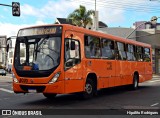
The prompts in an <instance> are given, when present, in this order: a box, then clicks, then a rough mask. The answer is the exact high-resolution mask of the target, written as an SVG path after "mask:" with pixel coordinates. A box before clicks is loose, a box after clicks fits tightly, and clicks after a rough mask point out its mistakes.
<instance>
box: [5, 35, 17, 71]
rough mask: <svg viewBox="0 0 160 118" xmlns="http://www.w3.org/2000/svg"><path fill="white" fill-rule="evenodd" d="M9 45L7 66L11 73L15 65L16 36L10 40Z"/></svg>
mask: <svg viewBox="0 0 160 118" xmlns="http://www.w3.org/2000/svg"><path fill="white" fill-rule="evenodd" d="M7 43H8V45H9V51H8V58H7V60H8V61H7V64H6V68H7V70H8V71H11V68H12V64H13V55H14V50H15V43H16V36H12V37H9V38H8V42H7Z"/></svg>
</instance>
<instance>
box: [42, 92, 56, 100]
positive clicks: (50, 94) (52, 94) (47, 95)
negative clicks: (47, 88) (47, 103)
mask: <svg viewBox="0 0 160 118" xmlns="http://www.w3.org/2000/svg"><path fill="white" fill-rule="evenodd" d="M43 95H44V96H45V97H46V98H48V99H54V98H55V97H56V95H57V94H54V93H43Z"/></svg>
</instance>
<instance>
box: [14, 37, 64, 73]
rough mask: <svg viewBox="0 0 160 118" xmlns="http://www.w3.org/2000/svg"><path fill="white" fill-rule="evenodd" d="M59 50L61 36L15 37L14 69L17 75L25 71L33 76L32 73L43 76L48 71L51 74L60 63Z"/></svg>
mask: <svg viewBox="0 0 160 118" xmlns="http://www.w3.org/2000/svg"><path fill="white" fill-rule="evenodd" d="M60 49H61V36H60V35H57V34H54V35H49V34H47V35H46V34H45V35H32V36H30V35H28V36H20V37H17V40H16V48H15V56H14V58H15V59H14V67H15V69H16V70H17V72H19V74H20V73H23V72H24V73H25V72H26V71H27V73H28V72H30V73H31V72H32V73H31V74H32V75H33V76H35V75H34V73H35V74H36V75H39V74H41V73H42V71H43V74H44V73H45V71H46V73H48V72H49V71H48V70H50V71H51V72H50V74H51V73H52V72H53V70H54V69H55V68H56V67H57V66H58V65H59V63H60ZM47 71H48V72H47ZM47 75H49V73H48V74H47ZM23 76H24V75H23Z"/></svg>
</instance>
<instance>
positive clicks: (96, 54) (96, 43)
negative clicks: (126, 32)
mask: <svg viewBox="0 0 160 118" xmlns="http://www.w3.org/2000/svg"><path fill="white" fill-rule="evenodd" d="M84 40H85V41H84V42H85V44H84V45H85V55H86V57H87V58H100V57H101V50H100V39H99V38H97V37H93V36H84Z"/></svg>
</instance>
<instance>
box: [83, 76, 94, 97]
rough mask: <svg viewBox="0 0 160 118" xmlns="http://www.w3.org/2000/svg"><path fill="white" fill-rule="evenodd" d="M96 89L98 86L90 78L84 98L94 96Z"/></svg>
mask: <svg viewBox="0 0 160 118" xmlns="http://www.w3.org/2000/svg"><path fill="white" fill-rule="evenodd" d="M95 91H96V87H95V84H94V82H93V80H91V79H89V78H88V79H87V81H86V84H85V91H84V92H83V98H84V99H89V98H92V97H93V95H94V93H95Z"/></svg>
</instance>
